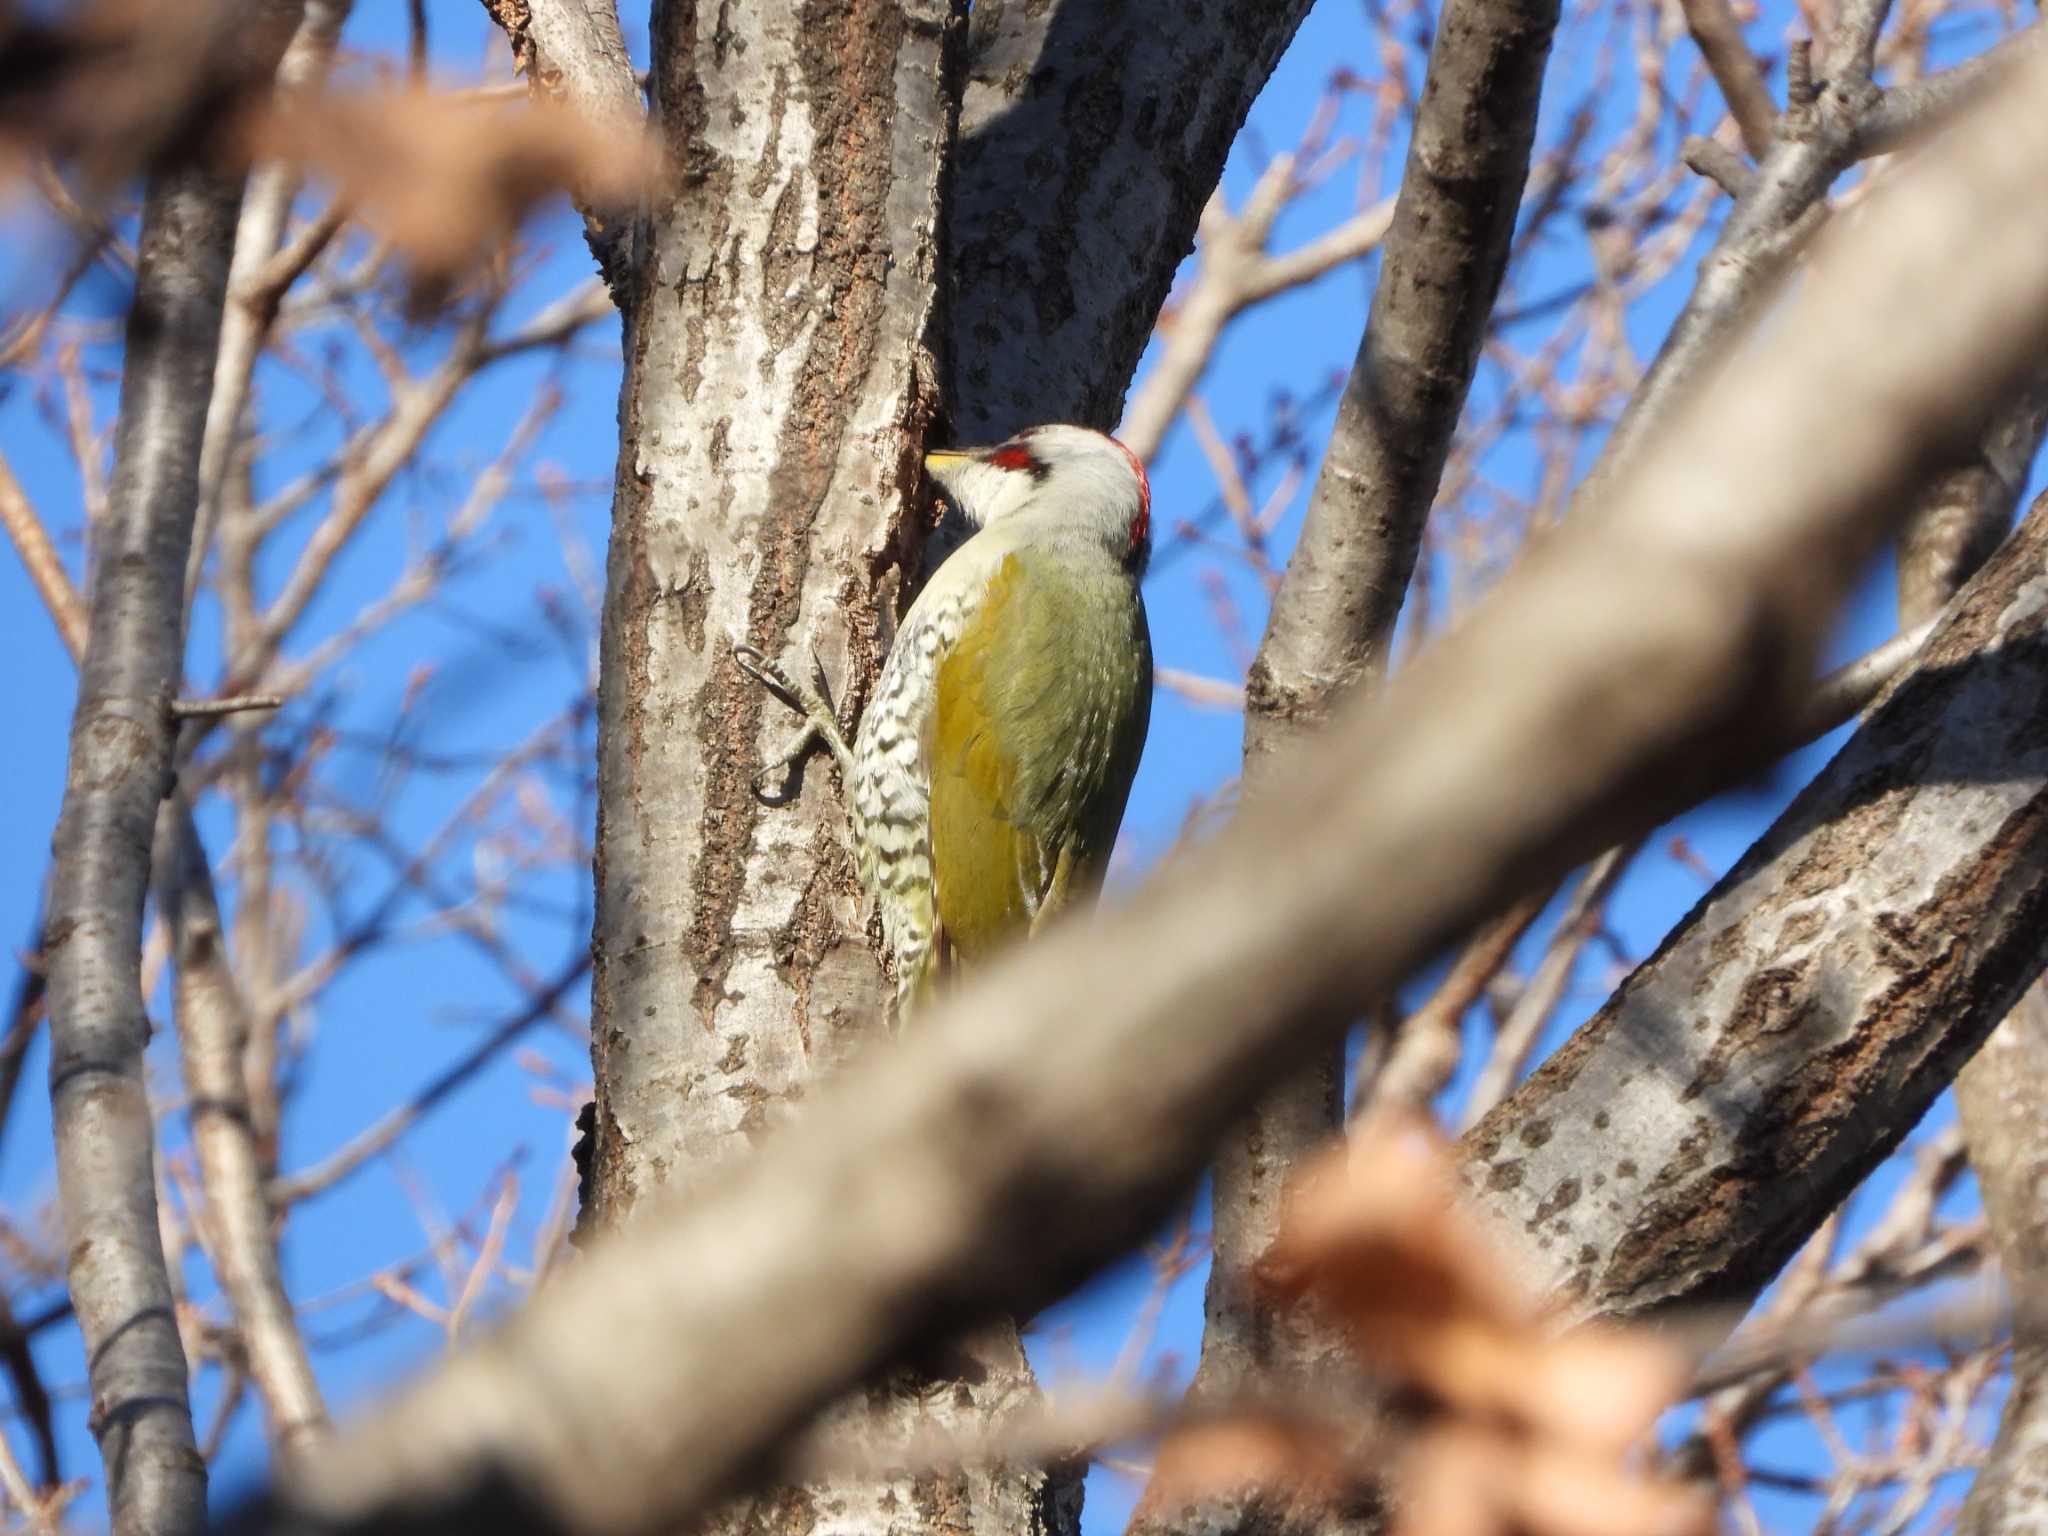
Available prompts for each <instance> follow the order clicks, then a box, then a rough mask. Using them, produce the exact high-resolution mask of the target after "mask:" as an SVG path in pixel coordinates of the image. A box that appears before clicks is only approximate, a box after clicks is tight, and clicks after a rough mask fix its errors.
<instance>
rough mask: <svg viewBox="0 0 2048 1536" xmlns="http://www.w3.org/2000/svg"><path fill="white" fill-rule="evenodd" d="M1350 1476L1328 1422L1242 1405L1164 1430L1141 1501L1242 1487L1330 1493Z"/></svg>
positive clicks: (1166, 1502) (1174, 1501)
mask: <svg viewBox="0 0 2048 1536" xmlns="http://www.w3.org/2000/svg"><path fill="white" fill-rule="evenodd" d="M1355 1480H1356V1479H1355V1474H1354V1473H1353V1472H1352V1471H1351V1469H1350V1468H1349V1467H1348V1466H1347V1465H1346V1464H1345V1462H1344V1460H1343V1458H1342V1457H1340V1456H1339V1455H1338V1453H1337V1448H1336V1446H1335V1444H1334V1443H1333V1441H1332V1439H1331V1436H1330V1434H1329V1432H1328V1430H1327V1428H1326V1427H1324V1426H1322V1425H1320V1424H1314V1423H1309V1422H1297V1421H1294V1420H1290V1419H1286V1418H1283V1417H1281V1416H1280V1415H1278V1414H1261V1413H1253V1412H1246V1413H1241V1414H1236V1415H1232V1416H1231V1417H1228V1418H1223V1419H1215V1420H1210V1421H1207V1422H1196V1423H1191V1424H1186V1425H1183V1426H1182V1427H1180V1428H1179V1429H1176V1430H1175V1431H1174V1432H1173V1433H1172V1434H1171V1435H1169V1436H1167V1438H1166V1440H1165V1442H1164V1443H1163V1444H1161V1446H1160V1447H1159V1458H1158V1460H1157V1462H1156V1463H1155V1464H1154V1466H1153V1469H1152V1483H1151V1486H1150V1487H1149V1488H1148V1489H1147V1490H1146V1493H1145V1502H1146V1504H1147V1505H1148V1506H1154V1507H1158V1508H1175V1507H1178V1506H1180V1505H1183V1504H1195V1503H1200V1502H1202V1501H1204V1500H1207V1499H1212V1498H1216V1497H1218V1496H1220V1495H1226V1494H1230V1493H1235V1492H1237V1491H1239V1490H1241V1489H1245V1488H1270V1489H1281V1490H1285V1491H1286V1492H1287V1493H1289V1494H1291V1495H1294V1496H1297V1497H1302V1498H1309V1499H1327V1498H1329V1497H1331V1496H1332V1495H1334V1494H1335V1493H1336V1492H1337V1491H1338V1490H1339V1489H1340V1488H1341V1487H1343V1486H1344V1485H1345V1484H1347V1483H1350V1482H1353V1481H1355Z"/></svg>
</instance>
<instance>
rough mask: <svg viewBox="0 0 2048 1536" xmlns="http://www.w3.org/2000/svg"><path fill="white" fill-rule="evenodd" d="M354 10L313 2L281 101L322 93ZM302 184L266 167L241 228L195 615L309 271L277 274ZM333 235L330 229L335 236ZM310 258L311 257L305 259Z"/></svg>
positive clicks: (196, 529)
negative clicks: (290, 305) (246, 439)
mask: <svg viewBox="0 0 2048 1536" xmlns="http://www.w3.org/2000/svg"><path fill="white" fill-rule="evenodd" d="M352 6H353V0H306V6H305V12H304V14H303V16H302V17H301V18H300V21H299V26H298V31H297V33H296V34H295V35H294V36H293V38H292V41H291V43H290V45H289V46H288V47H287V48H286V49H285V51H284V57H283V58H282V59H280V60H279V61H278V66H277V89H278V92H279V94H280V95H282V96H284V97H287V98H289V97H291V96H292V95H294V94H298V93H302V92H304V91H306V90H307V89H309V88H315V87H317V86H318V85H319V84H320V83H321V82H322V81H323V80H324V79H325V78H326V75H327V70H328V66H329V65H330V64H331V63H332V62H333V59H334V49H335V44H336V43H337V42H338V41H339V40H340V37H341V28H342V24H343V23H344V22H346V21H347V20H348V14H349V11H350V9H351V8H352ZM300 185H301V178H300V175H299V172H298V171H297V169H296V168H294V167H292V166H288V165H285V164H283V163H281V162H275V161H273V162H271V163H269V164H266V165H263V166H261V167H259V168H258V169H257V171H256V172H255V174H254V175H253V176H252V177H251V178H250V185H249V192H248V196H247V197H246V198H245V199H244V200H243V206H242V216H241V221H240V223H239V224H238V225H237V226H236V231H235V254H234V258H233V260H232V261H231V262H230V263H229V266H228V293H229V302H228V303H227V305H226V307H225V309H224V310H223V312H222V316H221V332H220V352H219V357H218V359H217V361H216V362H215V364H214V370H213V391H212V393H211V395H210V396H209V397H208V403H207V409H206V436H205V439H204V441H203V443H202V446H201V448H200V452H199V511H198V515H197V517H196V518H195V520H194V524H193V530H192V554H191V558H190V559H189V560H187V562H186V571H185V606H186V608H187V610H188V611H189V610H190V608H191V605H192V597H193V594H194V593H195V592H197V591H198V589H199V578H200V573H201V572H202V571H203V570H204V569H205V566H206V553H207V550H208V549H209V548H210V547H211V546H212V543H213V530H214V527H215V526H216V524H217V523H218V521H219V518H220V501H221V494H222V490H223V488H224V486H225V485H226V483H227V475H228V466H229V460H230V459H231V458H232V457H233V450H234V444H235V438H236V435H237V434H238V433H239V432H240V431H241V428H242V414H243V412H244V411H245V410H246V409H247V406H248V402H249V386H250V381H251V380H252V379H254V377H255V375H256V360H257V358H258V357H259V356H261V355H262V352H263V347H264V344H265V342H266V341H268V339H269V336H270V325H271V322H272V320H274V319H275V318H276V316H277V308H278V305H279V304H280V303H281V302H282V301H283V298H284V293H285V289H287V288H288V287H290V286H291V284H292V282H293V281H295V280H296V278H297V276H298V273H299V272H302V271H303V270H304V267H303V266H298V267H296V268H286V269H285V270H283V271H279V272H272V271H271V270H270V269H271V264H272V263H273V262H274V260H275V259H276V255H277V249H278V244H279V242H280V241H281V240H282V239H283V238H284V227H285V220H286V219H287V217H289V215H290V213H291V207H292V201H293V199H294V198H296V197H297V196H298V193H299V187H300ZM338 211H339V210H338V209H337V210H336V212H337V215H338ZM332 234H333V229H332V228H330V229H329V230H328V236H329V237H331V236H332ZM322 243H323V244H324V240H323V242H322ZM317 249H318V247H317V246H315V247H312V250H317ZM311 259H312V255H311V251H309V252H308V254H307V256H306V260H308V261H310V260H311Z"/></svg>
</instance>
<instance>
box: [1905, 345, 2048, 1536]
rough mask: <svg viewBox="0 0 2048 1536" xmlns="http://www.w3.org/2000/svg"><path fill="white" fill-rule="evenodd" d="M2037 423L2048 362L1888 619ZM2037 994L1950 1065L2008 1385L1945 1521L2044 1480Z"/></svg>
mask: <svg viewBox="0 0 2048 1536" xmlns="http://www.w3.org/2000/svg"><path fill="white" fill-rule="evenodd" d="M2044 429H2048V376H2044V377H2041V378H2036V379H2035V380H2034V381H2033V383H2032V385H2031V386H2030V387H2029V388H2028V389H2027V390H2026V391H2025V392H2024V393H2023V394H2021V396H2020V397H2019V398H2018V399H2017V400H2015V401H2014V402H2013V404H2012V406H2011V407H2010V408H2009V409H2007V410H2006V411H2004V412H2003V413H2001V415H2000V417H1999V419H1998V420H1997V421H1995V422H1993V423H1992V427H1991V430H1990V431H1989V432H1987V433H1986V434H1985V438H1984V441H1983V443H1982V444H1980V445H1979V449H1978V452H1977V453H1976V454H1974V455H1972V457H1971V461H1970V462H1969V463H1966V464H1963V465H1961V466H1959V467H1958V468H1956V469H1955V470H1953V471H1952V472H1950V473H1949V474H1947V475H1945V476H1943V477H1942V479H1941V480H1940V481H1939V482H1938V483H1937V484H1936V486H1935V487H1934V491H1933V494H1932V495H1930V496H1929V497H1928V499H1927V501H1926V503H1925V504H1924V505H1923V506H1922V507H1921V508H1920V510H1919V511H1918V512H1917V513H1916V514H1915V515H1914V518H1913V521H1912V522H1911V523H1909V524H1908V525H1907V527H1906V529H1905V531H1904V532H1903V533H1902V534H1901V535H1900V537H1899V557H1898V575H1899V622H1900V623H1901V624H1918V623H1922V622H1924V621H1926V620H1928V619H1931V618H1933V617H1934V616H1935V615H1936V614H1938V613H1939V612H1941V610H1942V608H1943V607H1945V606H1946V605H1947V603H1948V602H1949V600H1950V599H1951V598H1953V597H1954V596H1955V594H1956V592H1957V590H1958V589H1959V588H1960V587H1961V586H1962V585H1963V583H1964V582H1966V581H1967V580H1969V578H1970V577H1971V576H1972V575H1974V574H1975V573H1976V571H1977V569H1978V568H1979V567H1980V566H1981V565H1982V564H1983V563H1984V561H1985V560H1986V559H1987V558H1989V556H1990V554H1991V552H1992V551H1993V550H1994V549H1996V548H1997V547H1998V544H1999V542H2000V541H2001V540H2002V539H2004V538H2005V537H2006V533H2007V530H2008V529H2009V528H2010V527H2011V525H2012V514H2013V509H2014V508H2015V507H2016V506H2017V505H2018V503H2019V498H2020V493H2021V491H2022V489H2023V488H2024V486H2025V484H2026V479H2027V472H2028V471H2029V469H2031V468H2032V466H2033V462H2034V458H2035V455H2036V454H2037V453H2038V452H2039V450H2040V446H2041V437H2042V433H2043V430H2044ZM2044 1095H2048V1002H2044V1001H2043V999H2042V996H2041V993H2040V990H2039V988H2038V987H2037V988H2034V989H2032V990H2030V991H2029V992H2028V993H2027V994H2026V996H2025V997H2023V998H2022V999H2021V1000H2020V1005H2019V1006H2018V1007H2017V1008H2015V1009H2014V1010H2013V1011H2012V1013H2011V1015H2010V1016H2009V1017H2008V1018H2007V1019H2006V1021H2005V1022H2004V1023H2003V1024H2001V1025H1999V1027H1998V1028H1997V1029H1996V1030H1995V1031H1994V1032H1993V1033H1992V1036H1991V1039H1990V1040H1989V1041H1988V1042H1986V1044H1985V1046H1984V1049H1983V1050H1982V1051H1981V1052H1980V1053H1979V1054H1978V1055H1977V1057H1976V1058H1975V1059H1974V1060H1972V1061H1971V1062H1969V1063H1968V1064H1967V1065H1966V1066H1964V1068H1963V1070H1962V1071H1961V1072H1960V1073H1959V1074H1958V1075H1957V1077H1956V1108H1957V1112H1958V1114H1959V1115H1960V1117H1961V1121H1962V1128H1963V1137H1964V1141H1965V1144H1966V1145H1967V1146H1968V1148H1969V1153H1970V1166H1971V1168H1972V1169H1973V1170H1974V1171H1975V1173H1976V1176H1977V1187H1978V1189H1979V1190H1980V1191H1981V1193H1982V1195H1983V1200H1984V1213H1985V1216H1986V1218H1987V1219H1988V1220H1989V1222H1990V1224H1991V1234H1992V1238H1993V1240H1994V1241H1995V1242H1996V1243H1997V1245H1998V1255H1999V1262H2000V1267H2001V1268H2002V1269H2003V1270H2004V1272H2005V1277H2006V1284H2007V1286H2008V1288H2009V1289H2010V1291H2011V1293H2012V1296H2013V1300H2014V1303H2015V1305H2014V1308H2013V1317H2014V1319H2015V1321H2014V1329H2015V1338H2014V1341H2013V1358H2012V1386H2011V1389H2010V1391H2009V1393H2008V1394H2007V1397H2006V1401H2005V1409H2004V1412H2003V1415H2002V1417H2001V1419H2000V1423H1999V1429H1998V1438H1997V1441H1996V1442H1995V1443H1994V1444H1993V1446H1992V1449H1991V1454H1990V1457H1989V1458H1988V1460H1987V1461H1986V1462H1985V1465H1984V1468H1983V1470H1982V1471H1981V1472H1979V1474H1978V1475H1977V1477H1976V1479H1975V1481H1973V1482H1972V1483H1971V1485H1970V1492H1969V1495H1968V1497H1967V1498H1966V1499H1965V1500H1964V1503H1963V1511H1962V1514H1961V1515H1960V1516H1959V1517H1958V1529H1959V1530H1960V1531H1962V1532H1964V1533H1966V1536H1992V1533H1994V1532H1998V1531H2003V1530H2006V1529H2008V1528H2012V1527H2014V1526H2019V1527H2024V1528H2029V1529H2031V1528H2032V1527H2033V1526H2035V1525H2036V1524H2037V1523H2038V1521H2039V1514H2040V1508H2041V1499H2042V1497H2043V1495H2044V1494H2048V1339H2043V1338H2042V1337H2040V1335H2039V1330H2040V1327H2041V1323H2040V1319H2041V1317H2042V1316H2043V1313H2042V1311H2041V1303H2042V1301H2043V1299H2044V1292H2048V1198H2044V1196H2048V1116H2044V1115H2043V1114H2042V1112H2041V1106H2042V1101H2043V1097H2044Z"/></svg>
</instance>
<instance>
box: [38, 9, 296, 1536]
mask: <svg viewBox="0 0 2048 1536" xmlns="http://www.w3.org/2000/svg"><path fill="white" fill-rule="evenodd" d="M293 10H295V7H289V6H286V5H282V4H278V3H275V0H254V3H250V4H246V5H243V6H242V7H240V15H239V16H238V17H237V20H239V21H240V22H241V23H242V24H243V30H242V33H241V34H240V35H239V36H238V38H237V40H236V43H235V51H236V54H237V62H238V63H240V64H243V65H246V66H247V67H248V68H249V69H251V71H252V72H253V71H258V70H260V71H261V72H262V74H263V75H267V74H268V72H269V71H270V70H272V69H274V68H275V67H276V64H277V59H278V56H279V54H281V53H282V52H283V49H284V45H285V41H286V39H287V38H288V37H289V36H290V31H291V26H292V24H293V21H294V20H295V17H294V16H293V15H292V14H291V13H292V11H293ZM241 193H242V187H241V180H240V178H239V177H236V176H229V175H223V174H220V173H218V172H215V171H213V170H211V169H207V168H202V167H199V166H197V165H193V164H171V165H166V166H163V167H159V168H157V169H156V170H154V171H153V172H152V173H151V175H150V178H149V184H148V189H147V193H146V196H145V199H144V204H143V214H142V228H141V234H140V238H139V241H138V245H137V262H136V277H135V294H134V300H133V304H132V307H131V309H130V311H129V318H128V329H127V339H126V352H125V359H124V362H123V367H122V378H121V402H120V416H119V419H118V423H117V425H116V428H115V438H114V479H113V489H112V494H111V497H110V499H109V508H108V513H107V516H106V519H105V521H104V524H103V525H102V527H101V528H100V530H99V532H98V536H97V543H96V547H95V549H94V552H93V553H94V559H93V563H92V568H93V574H92V589H91V593H90V605H91V606H90V627H89V632H88V636H87V640H86V646H85V654H84V659H83V661H82V663H81V665H80V669H79V682H78V704H77V709H76V711H75V713H74V715H73V717H72V724H71V750H70V762H69V765H68V768H67V771H66V776H65V784H64V801H63V809H62V811H61V813H60V815H59V818H58V823H57V831H56V836H55V839H54V842H53V851H54V854H55V878H54V879H53V881H52V885H51V903H50V911H49V923H48V926H47V928H46V929H45V934H44V953H45V954H46V955H47V956H48V962H49V967H50V982H49V985H50V1046H51V1048H50V1098H51V1114H52V1118H53V1120H54V1124H55V1136H56V1144H57V1176H58V1187H59V1192H60V1195H61V1199H62V1205H63V1214H64V1235H65V1242H66V1245H67V1248H68V1252H69V1260H70V1262H69V1271H68V1278H69V1282H70V1288H71V1296H72V1301H73V1305H74V1307H75V1310H76V1312H77V1316H78V1323H79V1329H80V1331H81V1332H82V1333H83V1334H84V1336H85V1347H86V1359H87V1361H88V1365H89V1369H90V1372H91V1382H92V1395H93V1411H92V1416H91V1421H90V1422H91V1426H92V1430H93V1434H94V1437H95V1438H96V1439H97V1440H98V1441H99V1446H100V1454H101V1456H102V1458H103V1460H104V1461H105V1464H106V1474H107V1490H108V1505H109V1511H110V1517H111V1521H112V1524H113V1528H114V1530H115V1531H116V1532H117V1533H124V1536H125V1533H128V1532H135V1533H144V1532H146V1533H149V1536H178V1533H181V1532H190V1531H196V1530H198V1529H200V1528H201V1526H202V1525H203V1524H204V1522H205V1518H206V1466H205V1463H204V1462H203V1461H201V1460H200V1457H199V1452H198V1447H197V1444H196V1442H195V1440H194V1437H193V1430H192V1411H191V1403H190V1399H189V1397H188V1394H187V1390H186V1364H185V1353H184V1348H183V1345H182V1344H181V1342H180V1340H179V1337H178V1324H177V1318H176V1315H175V1311H174V1305H173V1297H172V1291H171V1285H170V1278H169V1275H168V1273H167V1272H166V1269H165V1265H164V1255H163V1245H162V1241H161V1238H160V1237H159V1234H158V1228H157V1217H156V1177H155V1172H154V1167H153V1162H154V1148H155V1141H156V1127H155V1122H154V1120H153V1118H152V1116H151V1114H150V1108H149V1100H148V1095H147V1092H146V1090H145V1087H144V1082H143V1070H142V1052H143V1047H144V1046H145V1045H146V1044H147V1042H148V1039H149V1028H150V1026H149V1015H148V1012H147V1009H146V1006H145V1003H144V999H143V997H142V990H141V976H140V969H139V967H140V963H141V955H142V905H143V898H144V895H145V893H146V892H147V890H148V888H149V879H150V843H151V833H152V829H153V828H154V826H155V824H156V818H157V809H158V806H159V804H160V803H161V802H162V800H163V798H164V796H165V794H166V793H167V792H168V791H169V789H170V787H171V749H172V744H173V741H174V739H175V734H176V731H175V725H174V722H173V720H172V717H171V713H170V704H171V700H172V698H173V696H174V694H175V691H176V689H177V686H178V681H179V678H180V675H181V673H182V671H183V656H184V597H185V564H186V559H187V556H188V553H189V551H190V548H191V542H192V523H193V514H194V508H195V503H196V499H197V496H198V484H199V453H200V440H201V436H202V434H203V432H204V430H205V425H206V400H207V396H208V393H209V389H210V385H211V383H212V375H213V363H214V354H215V350H216V347H217V345H218V342H219V337H220V324H221V304H222V300H223V297H224V296H225V293H226V289H227V276H228V263H229V259H230V257H231V256H232V254H233V250H234V238H235V218H236V213H237V211H238V209H239V207H240V203H241Z"/></svg>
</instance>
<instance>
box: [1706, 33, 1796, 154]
mask: <svg viewBox="0 0 2048 1536" xmlns="http://www.w3.org/2000/svg"><path fill="white" fill-rule="evenodd" d="M1683 9H1684V11H1685V25H1686V28H1687V30H1689V31H1690V32H1691V33H1692V40H1693V41H1694V42H1695V43H1698V44H1699V47H1700V54H1701V56H1702V57H1703V58H1705V59H1706V61H1707V68H1708V69H1710V70H1712V71H1713V72H1714V81H1715V83H1716V84H1718V85H1719V86H1720V87H1721V95H1722V97H1723V98H1724V99H1726V101H1727V103H1728V112H1729V115H1730V116H1732V117H1733V118H1734V119H1735V123H1736V126H1737V127H1739V128H1740V129H1741V130H1742V143H1743V147H1744V148H1745V149H1747V150H1748V151H1749V154H1750V158H1751V159H1752V160H1761V159H1763V157H1764V155H1765V154H1766V153H1768V152H1769V150H1770V147H1771V133H1772V128H1773V126H1774V125H1775V124H1776V122H1777V118H1778V109H1777V107H1776V106H1775V105H1773V103H1772V101H1771V93H1770V91H1769V90H1767V89H1766V88H1765V86H1764V72H1763V70H1762V69H1760V68H1758V67H1757V62H1756V55H1755V54H1753V53H1751V52H1750V51H1749V44H1748V42H1747V41H1746V40H1745V39H1744V38H1743V36H1742V27H1741V25H1740V23H1738V22H1737V21H1736V19H1735V12H1734V11H1733V10H1732V9H1730V8H1729V5H1728V0H1683Z"/></svg>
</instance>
